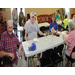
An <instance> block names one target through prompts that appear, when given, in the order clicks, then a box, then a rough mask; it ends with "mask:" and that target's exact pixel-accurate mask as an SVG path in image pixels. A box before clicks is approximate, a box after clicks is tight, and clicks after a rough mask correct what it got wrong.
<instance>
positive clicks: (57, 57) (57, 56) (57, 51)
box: [51, 44, 64, 66]
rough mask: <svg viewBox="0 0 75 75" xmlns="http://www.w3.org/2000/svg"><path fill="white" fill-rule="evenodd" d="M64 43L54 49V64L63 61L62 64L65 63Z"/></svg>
mask: <svg viewBox="0 0 75 75" xmlns="http://www.w3.org/2000/svg"><path fill="white" fill-rule="evenodd" d="M63 47H64V45H63V44H62V45H60V46H58V47H56V48H54V50H53V56H52V57H51V59H52V61H53V65H56V66H57V64H58V63H59V62H61V61H62V65H63V56H62V50H63Z"/></svg>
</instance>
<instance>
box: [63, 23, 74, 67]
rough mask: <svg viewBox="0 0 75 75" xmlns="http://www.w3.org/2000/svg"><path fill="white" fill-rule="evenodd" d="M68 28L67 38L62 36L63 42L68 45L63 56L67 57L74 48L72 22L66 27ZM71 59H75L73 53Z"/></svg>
mask: <svg viewBox="0 0 75 75" xmlns="http://www.w3.org/2000/svg"><path fill="white" fill-rule="evenodd" d="M68 28H69V36H68V37H67V38H65V35H63V39H64V42H65V43H68V49H67V50H65V51H64V54H65V55H67V56H70V54H71V52H72V50H73V48H74V46H75V35H74V34H75V26H74V24H73V23H72V22H70V23H69V25H68ZM72 58H75V52H74V53H73V54H72ZM66 59H67V58H66ZM68 63H69V62H68ZM69 66H70V64H69Z"/></svg>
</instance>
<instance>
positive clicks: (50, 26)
mask: <svg viewBox="0 0 75 75" xmlns="http://www.w3.org/2000/svg"><path fill="white" fill-rule="evenodd" d="M51 29H52V24H50V25H49V32H51Z"/></svg>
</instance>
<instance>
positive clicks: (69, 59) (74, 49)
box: [65, 47, 75, 67]
mask: <svg viewBox="0 0 75 75" xmlns="http://www.w3.org/2000/svg"><path fill="white" fill-rule="evenodd" d="M73 52H75V47H74V48H73V50H72V52H71V54H70V56H68V55H66V57H67V59H68V61H71V67H72V63H74V62H75V59H73V58H72V53H73ZM66 66H67V64H66V65H65V67H66Z"/></svg>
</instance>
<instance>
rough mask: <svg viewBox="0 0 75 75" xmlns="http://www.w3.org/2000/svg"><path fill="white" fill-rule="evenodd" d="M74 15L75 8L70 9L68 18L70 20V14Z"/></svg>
mask: <svg viewBox="0 0 75 75" xmlns="http://www.w3.org/2000/svg"><path fill="white" fill-rule="evenodd" d="M74 13H75V8H70V18H71V14H74Z"/></svg>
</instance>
